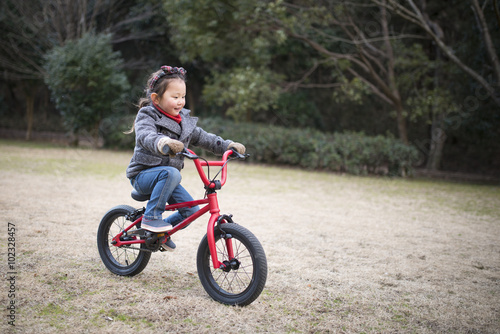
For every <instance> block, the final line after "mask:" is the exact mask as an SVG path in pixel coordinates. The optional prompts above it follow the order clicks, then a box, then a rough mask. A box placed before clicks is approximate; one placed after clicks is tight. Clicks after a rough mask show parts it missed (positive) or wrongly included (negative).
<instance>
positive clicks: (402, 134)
mask: <svg viewBox="0 0 500 334" xmlns="http://www.w3.org/2000/svg"><path fill="white" fill-rule="evenodd" d="M395 107H396V121H397V124H398V134H399V139H401V141H402V142H403V143H405V144H406V145H408V130H407V128H406V118H405V116H404V110H403V106H402V105H401V104H400V103H398V104H396V105H395Z"/></svg>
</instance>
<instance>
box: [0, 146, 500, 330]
mask: <svg viewBox="0 0 500 334" xmlns="http://www.w3.org/2000/svg"><path fill="white" fill-rule="evenodd" d="M130 157H131V152H113V151H105V150H98V151H96V150H91V149H74V148H66V147H56V146H48V145H45V144H33V143H30V144H26V143H21V142H14V141H6V140H1V141H0V187H1V189H2V194H1V195H0V196H1V197H0V213H1V216H2V219H1V221H2V230H1V233H0V250H1V253H2V259H1V262H0V270H1V272H2V276H3V277H5V279H4V283H3V288H0V303H1V305H2V309H3V311H2V315H3V316H2V321H1V323H0V332H2V333H7V332H9V331H12V332H14V327H13V326H11V325H9V323H8V321H9V318H8V315H9V314H11V313H10V311H9V310H8V309H7V307H8V306H9V305H11V303H12V302H13V304H14V305H15V331H16V332H17V333H69V332H72V333H75V332H76V333H87V332H88V333H153V332H154V333H157V332H163V333H214V332H219V333H229V332H231V333H234V332H242V333H396V332H397V333H443V332H445V333H499V332H500V303H499V300H500V242H499V241H500V187H498V186H488V185H474V184H461V183H451V182H442V181H429V180H418V179H400V178H396V179H389V178H377V177H354V176H348V175H339V174H331V173H318V172H311V171H303V170H299V169H287V168H278V167H269V166H262V165H254V164H251V163H242V162H235V163H232V164H231V165H230V166H229V174H228V182H227V184H226V186H225V187H224V188H223V189H222V190H221V191H220V192H219V204H220V206H221V211H222V213H232V214H233V215H234V220H235V222H237V223H239V224H241V225H243V226H245V227H247V228H248V229H249V230H251V231H252V232H253V233H254V234H255V235H256V236H257V237H258V239H259V240H260V241H261V243H262V245H263V247H264V250H265V251H266V255H267V260H268V267H269V273H268V279H267V284H266V287H265V288H264V291H263V293H262V294H261V296H260V297H259V298H258V299H257V300H256V301H255V302H254V303H252V304H251V305H249V306H247V307H230V306H224V305H222V304H219V303H217V302H215V301H213V300H211V299H210V297H209V296H208V295H207V294H206V292H205V291H204V290H203V287H202V286H201V284H200V282H199V279H198V275H197V272H196V251H197V248H198V244H199V242H200V240H201V239H202V237H203V235H204V234H205V233H206V222H207V218H208V216H203V217H201V218H200V219H199V220H198V221H196V222H195V223H193V224H192V225H191V226H189V228H187V229H186V230H183V231H181V232H179V233H178V234H176V235H175V236H174V241H175V243H176V244H177V250H176V251H175V252H173V253H154V254H153V255H152V258H151V261H150V262H149V264H148V266H147V267H146V269H145V270H144V271H143V272H142V273H141V274H139V275H137V276H135V277H120V276H116V275H113V274H111V273H110V272H109V271H108V270H107V269H106V268H105V267H104V265H103V264H102V262H101V260H100V257H99V254H98V251H97V246H96V235H97V227H98V225H99V222H100V219H101V217H102V216H103V215H104V214H105V213H106V211H107V210H108V209H110V208H112V207H113V206H116V205H119V204H127V205H132V206H134V207H142V206H143V205H144V203H137V202H134V201H133V200H132V199H131V198H130V191H131V190H132V187H131V186H130V183H129V181H128V180H127V179H126V177H125V168H126V166H127V164H128V162H129V160H130ZM212 174H213V173H212ZM182 175H183V180H182V184H183V185H184V187H185V188H186V189H188V191H190V193H191V194H192V195H193V197H195V198H202V197H203V194H204V189H203V187H202V184H201V181H200V180H199V177H198V175H197V173H196V171H195V169H194V167H193V166H192V163H191V162H189V161H186V168H185V169H184V170H183V173H182ZM9 226H11V227H13V226H14V227H15V234H12V235H9V234H8V227H9ZM9 237H10V238H14V239H15V261H14V262H13V263H12V261H11V263H10V264H11V265H12V266H13V267H9V260H8V253H9V252H10V251H9V250H8V248H9ZM11 241H13V239H11ZM11 248H12V247H11ZM9 272H15V274H13V276H15V284H14V286H12V285H11V284H10V282H8V281H7V279H8V278H10V276H12V275H10V276H9V275H8V274H7V273H9ZM4 273H6V274H4ZM12 287H14V290H13V291H14V295H12V294H11V293H10V292H9V291H10V290H11V288H12Z"/></svg>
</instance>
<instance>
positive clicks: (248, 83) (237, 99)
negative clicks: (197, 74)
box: [204, 67, 279, 121]
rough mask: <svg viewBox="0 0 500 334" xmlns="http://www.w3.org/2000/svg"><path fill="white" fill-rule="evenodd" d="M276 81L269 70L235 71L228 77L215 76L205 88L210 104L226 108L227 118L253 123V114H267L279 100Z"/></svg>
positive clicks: (225, 74)
mask: <svg viewBox="0 0 500 334" xmlns="http://www.w3.org/2000/svg"><path fill="white" fill-rule="evenodd" d="M276 81H277V79H276V78H275V76H274V75H273V73H272V72H270V71H268V70H266V69H260V70H256V69H254V68H251V67H247V68H235V69H233V70H232V71H230V72H229V73H215V74H214V76H213V77H212V79H211V81H210V82H209V84H207V85H206V86H205V89H204V95H205V98H206V99H207V101H208V102H209V103H212V104H215V105H217V106H219V107H221V106H224V105H226V106H227V111H226V114H227V115H228V116H231V117H232V118H233V119H235V120H244V121H245V120H246V121H250V120H252V114H253V113H259V112H261V111H265V110H267V109H268V108H269V106H270V105H272V104H274V103H275V102H276V100H277V99H278V97H279V91H278V90H277V89H276V87H275V86H274V85H273V83H274V82H276Z"/></svg>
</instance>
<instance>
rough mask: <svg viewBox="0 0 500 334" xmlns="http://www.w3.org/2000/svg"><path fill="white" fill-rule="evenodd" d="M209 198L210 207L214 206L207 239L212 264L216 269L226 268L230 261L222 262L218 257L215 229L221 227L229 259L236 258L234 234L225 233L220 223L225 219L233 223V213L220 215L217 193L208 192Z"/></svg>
mask: <svg viewBox="0 0 500 334" xmlns="http://www.w3.org/2000/svg"><path fill="white" fill-rule="evenodd" d="M208 200H209V203H210V207H211V208H213V209H211V210H210V213H211V216H210V219H209V221H208V226H207V241H208V248H209V250H210V255H211V256H212V264H213V266H214V269H222V270H224V269H226V268H227V267H228V263H229V262H228V261H224V262H220V261H219V259H218V258H217V247H216V246H215V235H214V234H215V229H216V228H217V229H219V230H220V231H221V238H223V239H224V240H225V241H226V249H227V256H228V260H229V261H233V260H234V250H233V242H232V236H231V235H229V234H226V233H224V231H223V230H222V229H221V227H220V225H221V224H223V221H225V222H226V223H233V219H232V218H231V217H232V216H231V215H222V216H219V212H220V210H219V204H218V203H217V196H216V195H215V194H208Z"/></svg>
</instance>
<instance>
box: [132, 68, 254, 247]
mask: <svg viewBox="0 0 500 334" xmlns="http://www.w3.org/2000/svg"><path fill="white" fill-rule="evenodd" d="M185 75H186V70H184V69H183V68H182V67H170V66H162V67H161V70H159V71H157V72H155V73H153V75H152V76H151V78H150V79H149V80H148V87H147V90H146V98H142V99H141V100H140V101H139V107H140V109H139V112H138V113H137V117H136V119H135V123H134V127H133V128H132V131H133V130H134V128H135V149H134V155H133V156H132V159H131V161H130V164H129V166H128V168H127V177H128V178H129V179H130V182H131V183H132V186H133V187H134V189H135V190H137V191H138V192H139V193H140V194H144V195H151V197H150V200H149V201H148V203H147V205H146V211H145V212H144V217H143V219H142V224H141V226H142V228H143V229H145V230H148V231H151V232H156V233H159V232H166V231H169V230H171V229H172V227H173V226H175V225H176V224H178V223H180V222H181V221H182V220H183V219H184V218H186V217H188V216H190V215H191V214H193V213H194V212H196V211H197V210H198V207H193V208H181V209H179V211H178V212H176V213H174V214H172V215H170V216H169V217H167V218H165V219H164V220H163V219H162V213H163V212H164V211H165V205H166V203H167V202H168V203H169V204H175V203H180V202H187V201H192V200H193V198H192V197H191V195H190V194H189V193H188V192H187V191H186V190H185V189H184V188H183V187H182V186H181V185H180V182H181V174H180V170H181V169H182V168H183V167H184V162H183V160H184V157H183V156H181V155H176V154H177V153H179V152H181V151H182V150H183V148H184V147H186V148H187V147H188V146H189V144H192V145H194V146H198V147H201V148H204V149H206V150H209V151H211V152H213V153H214V154H219V155H220V154H223V153H224V152H225V151H226V150H228V149H231V148H234V149H235V150H236V151H238V152H239V153H241V154H243V153H245V146H243V145H242V144H239V143H235V142H232V141H230V140H224V139H222V138H221V137H219V136H216V135H214V134H211V133H207V132H205V131H204V130H203V129H201V128H200V127H197V126H196V122H197V121H198V118H196V117H191V116H190V115H189V113H190V111H189V110H188V109H184V105H185V103H186V100H185V98H186V78H185ZM163 248H165V249H167V250H171V251H173V250H174V249H175V244H174V243H173V242H172V240H170V238H169V239H168V240H166V241H165V243H164V244H163Z"/></svg>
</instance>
